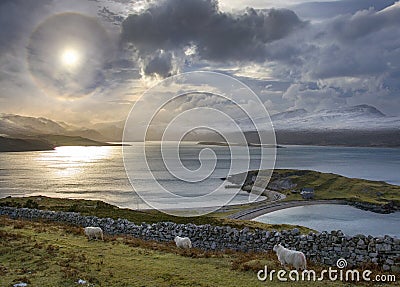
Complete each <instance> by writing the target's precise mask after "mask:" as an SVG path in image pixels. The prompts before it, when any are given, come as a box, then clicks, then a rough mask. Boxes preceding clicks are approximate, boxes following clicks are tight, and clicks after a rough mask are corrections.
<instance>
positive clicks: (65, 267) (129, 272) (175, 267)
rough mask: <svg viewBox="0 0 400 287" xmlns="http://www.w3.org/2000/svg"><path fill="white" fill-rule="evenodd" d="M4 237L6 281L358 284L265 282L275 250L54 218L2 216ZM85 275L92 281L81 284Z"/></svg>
mask: <svg viewBox="0 0 400 287" xmlns="http://www.w3.org/2000/svg"><path fill="white" fill-rule="evenodd" d="M0 238H1V240H0V254H1V256H0V286H5V287H7V286H13V284H16V283H19V282H25V283H28V284H29V285H28V286H41V287H46V286H49V287H50V286H51V287H53V286H60V287H61V286H160V287H163V286H222V287H223V286H246V287H247V286H354V285H351V284H348V283H346V284H344V283H341V282H331V281H328V280H325V281H323V282H299V283H295V282H277V281H272V282H270V281H267V282H260V281H258V279H257V276H256V273H257V271H258V270H259V269H261V268H263V267H264V265H267V266H268V268H271V269H272V268H276V269H280V267H279V263H278V261H277V260H276V256H275V254H273V253H265V254H255V253H248V254H246V253H238V252H227V253H222V252H204V251H201V250H197V249H192V250H190V251H183V250H179V249H177V248H176V247H175V246H174V244H173V243H172V242H171V243H164V244H162V243H156V242H150V241H142V240H138V239H133V238H127V237H106V238H105V241H104V242H103V241H88V240H87V239H86V238H85V237H84V236H83V233H82V230H81V228H77V227H72V226H67V225H59V224H54V223H43V222H29V221H20V220H10V219H7V218H4V217H2V218H0ZM310 268H313V269H315V270H321V268H322V267H320V266H315V265H311V266H310ZM79 279H81V280H85V281H86V282H87V284H86V285H78V284H77V283H76V282H78V280H79ZM358 285H359V286H366V285H365V283H363V284H358ZM368 286H373V285H368ZM374 286H377V285H374ZM382 286H383V285H382Z"/></svg>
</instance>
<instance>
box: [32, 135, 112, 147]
mask: <svg viewBox="0 0 400 287" xmlns="http://www.w3.org/2000/svg"><path fill="white" fill-rule="evenodd" d="M40 138H41V139H44V140H46V141H48V142H49V143H51V144H52V145H54V146H112V145H114V144H109V143H104V142H99V141H94V140H91V139H87V138H83V137H80V136H64V135H41V136H40Z"/></svg>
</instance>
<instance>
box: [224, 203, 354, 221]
mask: <svg viewBox="0 0 400 287" xmlns="http://www.w3.org/2000/svg"><path fill="white" fill-rule="evenodd" d="M316 204H339V205H348V202H347V201H345V200H336V199H327V200H313V201H302V200H297V201H279V202H274V203H272V204H268V205H264V206H261V207H254V208H249V209H245V210H242V211H239V212H237V213H234V214H231V215H229V216H228V218H230V219H240V220H252V219H254V218H256V217H259V216H261V215H264V214H267V213H270V212H274V211H278V210H282V209H286V208H291V207H297V206H306V205H316Z"/></svg>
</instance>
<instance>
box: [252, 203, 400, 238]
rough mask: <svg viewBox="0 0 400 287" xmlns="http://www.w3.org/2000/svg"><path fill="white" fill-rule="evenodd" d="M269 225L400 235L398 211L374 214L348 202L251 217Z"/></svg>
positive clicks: (283, 210) (376, 234)
mask: <svg viewBox="0 0 400 287" xmlns="http://www.w3.org/2000/svg"><path fill="white" fill-rule="evenodd" d="M254 220H255V221H259V222H264V223H270V224H282V223H285V224H294V225H302V226H307V227H309V228H312V229H314V230H318V231H328V232H329V231H331V230H336V229H341V230H342V231H343V232H344V233H345V234H347V235H355V234H366V235H372V236H382V235H386V234H387V235H391V236H397V237H400V229H399V222H400V212H396V213H391V214H377V213H373V212H370V211H364V210H360V209H357V208H355V207H352V206H347V205H336V204H319V205H308V206H298V207H292V208H287V209H282V210H278V211H274V212H271V213H268V214H264V215H262V216H260V217H257V218H255V219H254Z"/></svg>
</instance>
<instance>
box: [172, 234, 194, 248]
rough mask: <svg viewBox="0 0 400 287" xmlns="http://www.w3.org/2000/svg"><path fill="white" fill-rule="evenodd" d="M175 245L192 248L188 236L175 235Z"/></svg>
mask: <svg viewBox="0 0 400 287" xmlns="http://www.w3.org/2000/svg"><path fill="white" fill-rule="evenodd" d="M174 241H175V243H176V246H177V247H179V248H184V249H189V248H192V242H191V241H190V239H189V237H180V236H176V237H175V239H174Z"/></svg>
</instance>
